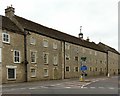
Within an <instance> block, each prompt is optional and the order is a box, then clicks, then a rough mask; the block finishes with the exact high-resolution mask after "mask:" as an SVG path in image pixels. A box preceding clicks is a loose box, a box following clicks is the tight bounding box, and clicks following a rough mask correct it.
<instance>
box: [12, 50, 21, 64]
mask: <svg viewBox="0 0 120 96" xmlns="http://www.w3.org/2000/svg"><path fill="white" fill-rule="evenodd" d="M15 51H17V52H19V62H16V61H15ZM13 60H14V63H20V62H21V54H20V51H19V50H14V52H13Z"/></svg>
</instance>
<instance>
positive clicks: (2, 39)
mask: <svg viewBox="0 0 120 96" xmlns="http://www.w3.org/2000/svg"><path fill="white" fill-rule="evenodd" d="M4 35H8V38H7V39H8V41H5V40H4ZM2 41H3V42H4V43H10V35H9V34H8V33H2Z"/></svg>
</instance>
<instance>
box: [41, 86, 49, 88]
mask: <svg viewBox="0 0 120 96" xmlns="http://www.w3.org/2000/svg"><path fill="white" fill-rule="evenodd" d="M40 87H41V88H48V87H45V86H40Z"/></svg>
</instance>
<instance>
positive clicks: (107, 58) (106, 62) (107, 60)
mask: <svg viewBox="0 0 120 96" xmlns="http://www.w3.org/2000/svg"><path fill="white" fill-rule="evenodd" d="M106 63H107V65H106V70H107V72H106V76H108V52H107V62H106Z"/></svg>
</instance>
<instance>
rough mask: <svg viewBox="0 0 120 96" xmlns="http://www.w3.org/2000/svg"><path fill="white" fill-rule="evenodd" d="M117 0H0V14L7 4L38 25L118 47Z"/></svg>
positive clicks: (16, 12) (17, 13) (19, 14)
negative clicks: (80, 33) (80, 34)
mask: <svg viewBox="0 0 120 96" xmlns="http://www.w3.org/2000/svg"><path fill="white" fill-rule="evenodd" d="M118 2H119V0H0V15H4V9H6V8H7V6H10V5H11V4H12V6H13V7H14V8H15V14H16V15H18V16H20V17H23V18H26V19H28V20H31V21H34V22H36V23H39V24H41V25H44V26H47V27H49V28H53V29H56V30H59V31H62V32H64V33H67V34H70V35H73V36H76V37H78V34H79V32H80V26H82V33H83V34H84V39H87V37H89V39H90V42H95V43H99V42H102V43H104V44H107V45H108V46H111V47H113V48H115V49H116V50H118Z"/></svg>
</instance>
